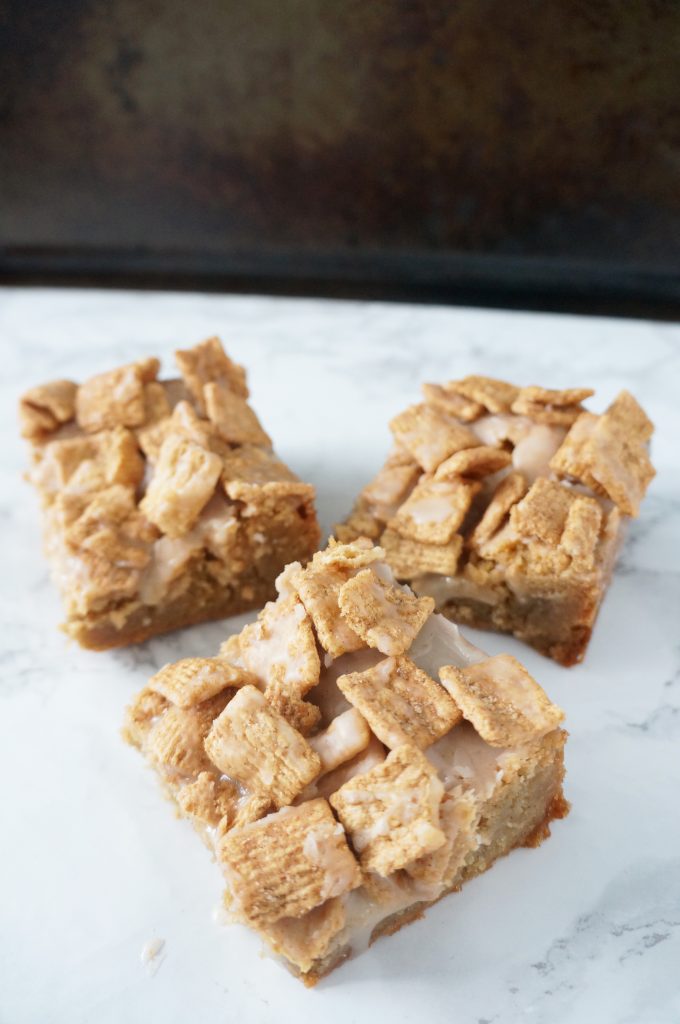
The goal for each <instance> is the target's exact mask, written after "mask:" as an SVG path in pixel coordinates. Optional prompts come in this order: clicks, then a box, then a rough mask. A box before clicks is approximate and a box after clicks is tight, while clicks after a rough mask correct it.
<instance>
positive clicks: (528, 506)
mask: <svg viewBox="0 0 680 1024" xmlns="http://www.w3.org/2000/svg"><path fill="white" fill-rule="evenodd" d="M575 497H576V496H575V494H574V492H573V491H570V490H569V489H568V488H567V487H563V486H562V485H561V484H559V483H556V482H555V481H554V480H546V478H545V477H539V478H538V479H537V480H536V481H535V482H534V483H533V484H532V486H531V488H530V489H529V491H528V493H527V495H526V496H525V497H524V498H522V500H521V501H520V502H518V503H517V504H516V505H514V506H513V508H512V510H511V512H510V522H511V524H512V526H513V528H514V529H515V530H516V531H517V533H518V534H519V535H520V536H521V537H526V538H529V539H530V538H535V539H537V540H540V541H544V542H545V543H547V544H550V545H551V546H553V547H557V545H558V544H559V543H560V540H561V539H562V533H563V531H564V524H565V522H566V519H567V516H568V514H569V509H570V507H571V505H572V502H573V501H574V500H575ZM586 500H589V501H591V502H593V504H595V505H597V502H595V499H594V498H590V499H586Z"/></svg>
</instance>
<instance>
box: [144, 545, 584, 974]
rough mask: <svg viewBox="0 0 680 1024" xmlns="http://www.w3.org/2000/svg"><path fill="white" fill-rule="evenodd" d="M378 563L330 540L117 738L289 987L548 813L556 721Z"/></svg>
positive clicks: (149, 689) (420, 905) (557, 801)
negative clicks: (165, 797) (156, 787)
mask: <svg viewBox="0 0 680 1024" xmlns="http://www.w3.org/2000/svg"><path fill="white" fill-rule="evenodd" d="M384 554H385V552H384V551H383V550H382V549H381V548H379V547H373V546H372V544H371V542H370V541H368V540H365V539H362V540H357V541H355V542H352V543H348V544H338V543H335V542H333V541H331V543H330V545H329V547H328V548H327V549H326V550H325V551H321V552H318V553H317V554H316V555H315V556H314V558H313V559H312V561H311V562H310V563H309V564H308V565H307V566H306V567H302V566H301V565H300V563H299V562H296V563H293V564H291V565H289V566H288V567H287V568H286V569H285V570H284V572H283V573H282V574H281V576H280V577H279V579H278V580H277V589H278V595H279V596H278V597H277V599H276V601H274V602H271V603H269V604H267V605H266V606H265V608H264V610H263V611H262V612H261V614H260V616H259V618H258V620H257V621H256V622H254V623H252V624H250V625H247V626H246V627H245V628H244V629H243V630H242V632H241V633H240V634H239V635H237V636H232V637H230V638H229V639H228V640H227V641H226V642H225V643H224V644H223V645H222V648H221V650H220V653H219V655H218V656H217V657H206V658H188V659H185V660H183V661H180V662H177V663H176V664H171V665H166V666H165V667H164V668H162V669H161V670H160V671H159V672H158V673H157V674H156V675H155V676H154V677H153V678H152V679H151V681H150V682H149V684H148V685H147V686H146V687H145V688H144V689H143V690H142V691H141V693H140V694H139V695H138V696H137V698H136V699H135V701H134V702H133V704H132V705H131V706H130V707H129V708H128V711H127V716H126V722H125V727H124V736H125V738H126V739H127V740H128V742H130V743H131V744H133V745H134V746H135V747H138V748H139V749H140V750H141V751H142V753H143V754H144V756H145V757H146V758H147V760H148V761H149V762H150V764H151V765H152V766H153V768H154V769H155V771H156V772H157V773H158V776H159V777H160V780H161V782H162V784H163V786H164V788H165V790H166V791H167V793H168V794H169V796H170V797H171V798H172V799H173V800H174V801H175V802H176V804H177V807H178V808H179V810H180V813H181V814H182V815H183V816H185V817H187V818H188V819H189V820H190V821H191V822H192V823H193V825H194V826H195V828H196V829H197V831H198V832H199V834H200V835H201V836H202V838H203V839H204V841H205V842H206V844H207V845H208V847H209V849H210V850H211V851H212V853H213V855H214V857H215V860H216V861H217V864H218V865H219V867H220V869H221V871H222V874H223V878H224V881H225V884H226V888H225V893H224V907H225V911H226V914H227V916H228V917H229V919H231V920H233V921H237V922H241V923H243V924H245V925H247V926H249V927H250V928H251V929H254V930H255V931H256V932H257V933H258V934H259V935H260V936H261V937H262V939H263V940H264V943H265V946H266V948H268V950H269V951H270V952H271V953H273V954H274V955H275V956H276V957H278V958H280V959H281V961H282V962H283V963H284V964H285V965H286V966H287V967H288V968H289V969H290V970H291V971H292V972H293V973H294V974H296V975H297V976H298V977H300V978H301V979H302V980H303V981H304V983H305V984H306V985H313V984H315V983H316V982H317V981H318V979H319V978H321V977H322V976H324V975H325V974H327V973H328V972H329V971H331V970H333V968H335V967H337V966H338V965H339V964H340V963H342V961H344V960H346V959H347V958H348V957H350V956H353V955H356V954H358V953H360V952H362V950H363V949H365V948H366V946H367V945H370V943H372V942H373V941H374V940H375V939H377V938H379V937H380V936H384V935H390V934H392V933H393V932H395V931H397V930H398V929H399V928H401V927H402V926H403V925H405V924H408V923H409V922H411V921H413V920H415V919H416V918H419V917H421V916H422V914H423V911H424V910H425V909H426V908H427V906H429V905H430V904H432V903H434V902H435V901H437V900H439V899H440V898H441V897H442V896H444V895H446V894H447V893H450V892H453V891H454V890H457V889H459V888H460V886H461V885H462V884H463V883H464V882H465V881H467V880H468V879H469V878H472V877H473V876H475V875H478V874H480V872H482V871H485V870H486V869H487V868H489V867H490V866H491V865H492V864H493V862H494V861H495V860H496V859H497V858H498V857H500V856H502V855H504V854H506V853H508V852H509V851H510V850H512V849H513V848H514V847H517V846H536V845H538V843H539V842H540V841H541V840H542V839H544V838H545V837H546V836H547V835H549V823H550V821H551V820H552V819H553V818H557V817H563V816H564V815H565V814H566V811H567V805H566V803H565V801H564V798H563V795H562V779H563V775H564V767H563V747H564V742H565V739H566V733H565V732H564V731H563V730H562V729H561V728H560V723H561V721H562V718H563V713H562V711H561V710H560V709H559V708H558V707H556V706H555V705H554V704H552V703H551V702H550V701H549V700H548V698H547V697H546V695H545V694H544V692H543V690H542V689H541V688H540V686H539V685H538V684H537V683H536V682H535V681H534V679H532V677H531V676H530V675H529V673H528V672H527V671H526V669H525V668H524V667H523V666H522V665H521V664H520V663H519V662H518V661H516V660H515V659H514V658H513V657H510V656H507V655H499V656H496V657H491V658H488V657H486V656H485V655H484V654H483V652H482V651H480V650H478V649H477V648H476V647H474V646H473V645H472V644H470V643H468V642H467V641H466V640H465V639H464V638H463V637H462V636H461V634H460V632H459V630H458V627H457V626H455V625H454V624H453V623H451V622H449V621H448V619H446V618H444V617H443V616H441V615H437V614H436V613H434V612H433V607H434V601H433V600H432V598H431V597H427V596H425V597H418V596H416V595H415V594H414V593H413V592H412V591H411V590H410V588H409V587H407V586H402V585H401V584H398V583H397V582H396V581H395V580H394V577H393V576H392V573H391V571H390V569H389V568H388V566H387V564H386V563H385V562H384ZM451 910H452V912H455V911H454V908H453V907H452V908H451Z"/></svg>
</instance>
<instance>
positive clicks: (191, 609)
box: [19, 338, 319, 650]
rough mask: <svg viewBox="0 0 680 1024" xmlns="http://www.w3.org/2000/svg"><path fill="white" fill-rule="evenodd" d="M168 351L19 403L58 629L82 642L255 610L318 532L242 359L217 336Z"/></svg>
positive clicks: (41, 390) (115, 642)
mask: <svg viewBox="0 0 680 1024" xmlns="http://www.w3.org/2000/svg"><path fill="white" fill-rule="evenodd" d="M176 360H177V364H178V367H179V370H180V372H181V375H182V376H181V379H174V380H165V381H162V380H158V371H159V369H160V364H159V362H158V360H157V359H153V358H150V359H145V360H142V361H140V362H136V363H131V364H129V365H127V366H122V367H118V368H117V369H115V370H111V371H109V372H107V373H102V374H99V375H98V376H96V377H92V378H90V379H89V380H87V381H85V382H84V383H83V384H81V385H77V384H75V383H74V382H73V381H67V380H58V381H52V382H51V383H48V384H44V385H40V386H38V387H35V388H32V389H31V390H30V391H28V392H26V394H25V395H24V396H23V397H22V398H21V400H20V405H19V414H20V421H21V429H22V434H23V436H24V437H26V438H27V439H28V440H29V442H30V445H31V469H30V472H29V479H30V480H31V482H32V483H33V484H34V485H35V486H36V488H37V489H38V492H39V494H40V498H41V501H42V505H43V511H44V534H45V546H46V551H47V555H48V557H49V560H50V563H51V567H52V573H53V576H54V579H55V582H56V583H57V586H58V587H59V590H60V591H61V594H62V597H63V600H64V605H65V610H66V622H65V624H64V627H63V628H64V629H65V631H66V632H67V633H68V634H69V636H71V637H73V638H74V639H75V640H77V641H78V643H79V644H81V645H82V646H83V647H88V648H91V649H94V650H103V649H106V648H109V647H119V646H123V645H126V644H131V643H138V642H140V641H142V640H146V639H147V638H148V637H150V636H153V635H155V634H157V633H164V632H167V631H168V630H172V629H176V628H178V627H182V626H188V625H191V624H194V623H197V622H203V621H205V620H208V619H216V618H223V617H225V616H227V615H235V614H238V613H240V612H243V611H247V610H249V609H252V608H260V607H261V606H262V604H263V603H264V602H265V601H267V600H268V599H270V598H271V597H273V596H274V594H275V590H274V581H275V579H276V577H277V575H278V574H279V573H280V572H281V570H282V568H283V567H284V565H285V564H286V563H287V562H289V561H290V560H291V559H299V560H302V561H305V560H306V559H308V558H309V557H311V555H312V553H313V552H314V551H315V550H316V548H317V546H318V543H319V527H318V523H317V518H316V511H315V507H314V489H313V487H312V486H311V485H310V484H306V483H302V482H301V481H300V480H299V479H298V478H297V477H296V476H295V474H294V473H292V472H291V470H290V469H288V467H287V466H286V465H284V463H283V462H281V460H280V459H278V458H277V456H276V455H275V454H274V452H273V450H272V444H271V441H270V439H269V437H268V436H267V434H266V433H265V432H264V430H263V429H262V427H261V425H260V423H259V420H258V419H257V416H256V415H255V413H254V412H253V410H252V409H251V407H250V406H249V405H248V403H247V401H246V399H247V397H248V388H247V385H246V376H245V371H244V369H243V368H242V367H241V366H238V365H237V364H236V363H233V362H232V361H231V359H229V357H228V356H227V355H226V353H225V352H224V349H223V348H222V345H221V343H220V341H219V340H218V339H217V338H210V339H208V340H207V341H205V342H203V343H201V344H200V345H197V346H195V347H194V348H193V349H188V350H185V351H179V352H177V353H176Z"/></svg>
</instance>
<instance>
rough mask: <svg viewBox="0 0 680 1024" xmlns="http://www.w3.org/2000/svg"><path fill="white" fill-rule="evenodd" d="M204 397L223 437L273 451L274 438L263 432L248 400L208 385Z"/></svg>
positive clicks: (207, 407) (219, 387) (235, 442)
mask: <svg viewBox="0 0 680 1024" xmlns="http://www.w3.org/2000/svg"><path fill="white" fill-rule="evenodd" d="M203 397H204V400H205V407H206V411H207V413H208V418H209V420H210V421H211V423H214V425H215V427H216V429H217V431H218V433H219V435H220V437H222V438H223V439H224V440H225V441H229V442H230V443H231V444H257V445H261V446H262V447H263V448H271V446H272V442H271V438H270V437H269V435H268V434H266V433H265V431H264V430H263V429H262V425H261V423H260V421H259V420H258V418H257V416H256V415H255V413H254V412H253V410H252V409H251V408H250V406H249V405H248V403H247V402H246V400H245V398H241V396H240V395H237V394H235V393H234V392H233V391H229V390H228V389H227V388H225V387H222V386H221V385H220V384H206V385H205V387H204V388H203Z"/></svg>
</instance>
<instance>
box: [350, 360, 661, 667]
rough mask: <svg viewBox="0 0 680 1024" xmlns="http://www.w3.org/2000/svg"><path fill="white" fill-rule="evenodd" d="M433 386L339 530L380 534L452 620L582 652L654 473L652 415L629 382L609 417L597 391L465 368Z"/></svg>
mask: <svg viewBox="0 0 680 1024" xmlns="http://www.w3.org/2000/svg"><path fill="white" fill-rule="evenodd" d="M423 392H424V402H422V403H421V404H420V405H414V406H411V407H410V408H408V409H406V410H405V411H404V412H403V413H401V414H400V415H398V416H396V417H395V418H394V419H393V420H392V422H391V423H390V429H391V431H392V434H393V436H394V447H393V449H392V451H391V452H390V453H389V455H388V457H387V460H386V462H385V464H384V466H383V467H382V468H381V469H380V471H379V472H378V474H377V476H376V477H375V478H374V479H373V480H372V481H371V482H370V483H369V484H368V485H367V486H366V487H365V488H364V489H363V491H362V492H361V494H360V495H359V497H358V499H357V501H356V503H355V505H354V509H353V511H352V513H351V514H350V516H349V517H348V518H347V520H346V521H345V522H344V523H342V524H340V525H338V526H337V527H336V531H335V533H336V536H337V537H338V539H340V540H342V541H350V540H353V539H355V538H357V537H359V536H367V537H370V538H371V539H372V540H373V541H374V542H375V543H379V544H381V545H382V546H383V547H384V548H385V551H386V553H387V560H388V562H389V564H390V565H391V566H392V568H393V570H394V572H395V575H396V576H397V578H398V579H399V580H402V581H407V582H408V583H409V584H410V586H411V587H412V588H413V590H414V591H415V592H416V593H418V594H428V595H430V596H431V597H433V598H434V600H435V602H436V607H437V610H438V611H440V612H441V613H442V614H444V615H446V616H449V617H450V618H452V619H453V620H455V621H457V622H462V623H467V624H469V625H473V626H478V627H480V628H487V629H493V630H498V631H500V632H504V633H512V634H513V635H514V636H516V637H517V638H518V639H520V640H524V641H526V642H527V643H529V644H531V645H532V646H533V647H535V648H536V649H537V650H539V651H540V652H541V653H543V654H546V655H547V656H548V657H551V658H554V659H555V661H558V662H560V663H561V664H563V665H573V664H575V663H576V662H579V661H581V660H582V658H583V656H584V654H585V651H586V648H587V646H588V642H589V640H590V636H591V633H592V630H593V626H594V623H595V619H596V617H597V613H598V610H599V608H600V605H601V602H602V599H603V597H604V595H605V592H606V590H607V587H608V585H609V581H610V578H611V573H612V571H613V567H614V563H615V561H616V557H617V553H618V550H619V547H620V543H621V541H622V538H623V533H624V528H625V525H626V523H627V522H628V520H629V519H630V517H631V516H637V514H638V511H639V507H640V502H641V501H642V498H643V497H644V495H645V492H646V490H647V487H648V486H649V483H650V481H651V480H652V478H653V476H654V469H653V467H652V465H651V462H650V461H649V454H648V449H649V440H650V437H651V435H652V432H653V429H654V428H653V425H652V423H651V422H650V421H649V419H648V418H647V416H646V415H645V413H644V412H643V410H642V409H641V408H640V406H639V405H638V403H637V402H636V400H635V399H634V398H633V396H632V395H630V394H629V393H628V392H627V391H622V392H621V394H620V395H619V396H618V397H617V398H616V400H615V401H614V402H613V403H612V404H611V405H610V406H609V408H608V409H607V410H606V412H604V413H603V414H602V415H596V414H594V413H592V412H588V411H586V410H585V409H584V408H583V405H582V404H581V403H582V402H583V400H584V399H586V398H588V397H590V396H591V395H592V394H593V392H592V391H591V390H590V389H588V388H569V389H566V390H562V391H557V390H552V389H547V388H541V387H534V386H531V387H524V388H519V387H515V386H514V385H512V384H508V383H506V382H505V381H499V380H494V379H492V378H489V377H466V378H464V379H463V380H458V381H449V382H448V383H446V384H443V385H436V384H425V385H424V386H423Z"/></svg>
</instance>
